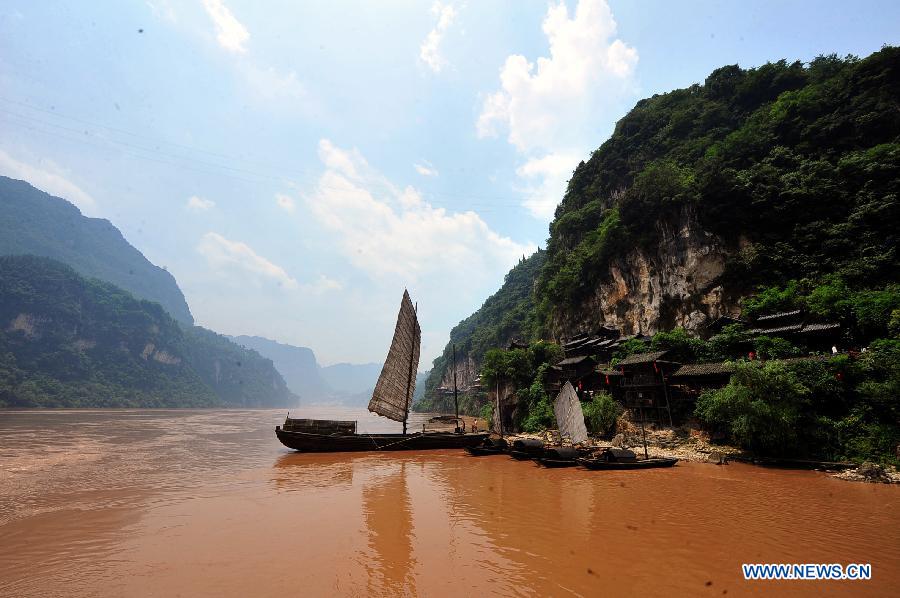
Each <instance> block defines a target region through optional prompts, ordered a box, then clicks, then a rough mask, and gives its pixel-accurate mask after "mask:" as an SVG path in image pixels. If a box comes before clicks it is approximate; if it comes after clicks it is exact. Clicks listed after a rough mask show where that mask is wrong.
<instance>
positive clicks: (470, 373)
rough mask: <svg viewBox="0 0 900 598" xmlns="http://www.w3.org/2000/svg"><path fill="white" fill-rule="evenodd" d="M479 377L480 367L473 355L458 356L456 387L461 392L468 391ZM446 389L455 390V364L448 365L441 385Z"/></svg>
mask: <svg viewBox="0 0 900 598" xmlns="http://www.w3.org/2000/svg"><path fill="white" fill-rule="evenodd" d="M477 377H478V365H477V364H476V363H475V359H474V358H473V357H472V356H471V355H457V356H456V387H457V388H458V389H459V390H460V392H462V391H465V390H467V389H468V388H470V387H471V386H472V385H473V384H475V378H477ZM440 385H441V386H442V387H444V388H449V389H451V390H452V389H453V362H450V363H448V364H447V368H446V369H445V370H444V375H443V376H442V377H441V384H440Z"/></svg>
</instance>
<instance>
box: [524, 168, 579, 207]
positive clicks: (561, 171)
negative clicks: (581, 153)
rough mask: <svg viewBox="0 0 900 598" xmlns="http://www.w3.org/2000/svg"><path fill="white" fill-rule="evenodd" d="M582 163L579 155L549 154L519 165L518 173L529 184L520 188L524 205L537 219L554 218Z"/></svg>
mask: <svg viewBox="0 0 900 598" xmlns="http://www.w3.org/2000/svg"><path fill="white" fill-rule="evenodd" d="M578 161H579V157H578V156H577V155H571V154H547V155H546V156H543V157H542V158H532V159H530V160H528V161H527V162H525V164H523V165H522V166H519V167H518V168H517V169H516V174H517V175H518V176H519V177H520V178H521V179H523V181H525V185H524V186H523V187H522V188H521V189H520V190H521V191H522V192H523V193H524V194H525V201H524V202H523V205H524V206H525V207H526V208H528V210H529V211H530V212H531V213H532V214H533V215H534V216H536V217H538V218H542V219H544V220H549V219H551V218H552V217H553V212H554V211H555V210H556V205H557V204H558V203H559V202H560V200H561V199H562V194H563V192H564V191H565V188H566V183H568V181H569V177H570V176H571V175H572V171H573V170H574V169H575V165H577V164H578Z"/></svg>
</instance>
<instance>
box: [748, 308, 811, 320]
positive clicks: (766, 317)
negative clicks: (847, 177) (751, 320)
mask: <svg viewBox="0 0 900 598" xmlns="http://www.w3.org/2000/svg"><path fill="white" fill-rule="evenodd" d="M799 315H800V310H799V309H795V310H792V311H782V312H778V313H777V314H766V315H764V316H759V317H758V318H756V321H757V322H767V321H770V320H777V319H779V318H789V317H793V316H799Z"/></svg>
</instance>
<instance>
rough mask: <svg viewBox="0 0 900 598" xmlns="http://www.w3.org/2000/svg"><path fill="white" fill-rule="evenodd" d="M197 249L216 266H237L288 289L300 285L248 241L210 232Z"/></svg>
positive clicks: (204, 236)
mask: <svg viewBox="0 0 900 598" xmlns="http://www.w3.org/2000/svg"><path fill="white" fill-rule="evenodd" d="M197 251H199V252H200V254H201V255H203V256H204V257H205V258H206V259H207V261H208V262H209V264H210V265H211V266H213V267H214V268H218V269H223V268H237V269H238V270H240V271H242V272H243V273H250V274H255V275H257V276H259V277H261V278H266V279H270V280H274V281H275V282H276V283H277V284H278V285H279V286H281V287H284V288H287V289H297V288H299V287H300V285H299V284H298V283H297V281H296V280H294V279H293V278H291V277H290V276H289V275H288V273H287V272H285V270H284V268H282V267H281V266H279V265H277V264H274V263H272V262H270V261H269V260H267V259H266V258H264V257H262V256H261V255H259V254H258V253H256V252H255V251H254V250H253V248H252V247H250V246H249V245H247V244H246V243H242V242H240V241H230V240H228V239H226V238H225V237H223V236H222V235H220V234H218V233H214V232H208V233H206V234H205V235H203V238H202V239H201V240H200V244H199V245H198V246H197Z"/></svg>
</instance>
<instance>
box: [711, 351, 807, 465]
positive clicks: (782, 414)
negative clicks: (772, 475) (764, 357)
mask: <svg viewBox="0 0 900 598" xmlns="http://www.w3.org/2000/svg"><path fill="white" fill-rule="evenodd" d="M736 368H737V369H736V371H735V373H734V375H732V377H731V381H730V382H729V383H728V385H727V386H725V387H724V388H721V389H718V390H709V391H706V392H704V393H703V394H702V395H700V398H699V399H697V407H696V411H695V413H696V415H697V417H699V418H700V420H701V421H703V422H704V423H706V424H707V425H709V426H712V427H713V428H716V429H719V430H722V431H724V432H725V433H726V434H728V436H730V437H731V438H732V439H733V440H734V441H735V442H737V443H738V444H740V445H741V446H743V447H744V448H747V449H750V450H753V451H755V452H757V453H759V454H764V455H765V454H768V455H776V454H777V455H785V454H791V453H794V452H796V451H797V450H798V448H799V437H798V422H799V421H800V417H801V408H802V407H803V405H804V404H805V403H806V402H807V400H808V395H809V389H808V388H807V387H805V386H804V385H803V384H801V383H800V381H799V380H798V379H797V376H796V375H795V374H794V373H793V372H792V371H791V370H790V369H788V368H787V367H786V366H785V365H784V364H781V363H777V362H770V363H767V364H765V366H763V367H760V366H758V365H757V364H754V363H738V364H736Z"/></svg>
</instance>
